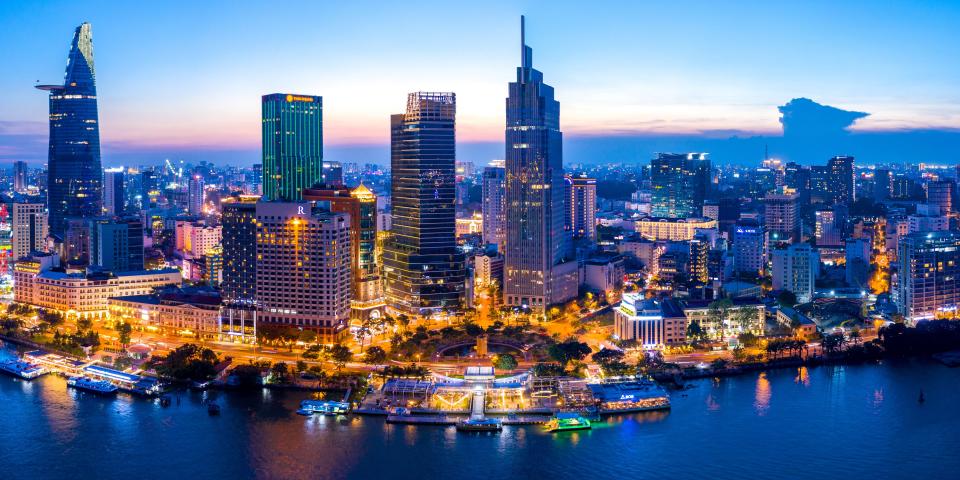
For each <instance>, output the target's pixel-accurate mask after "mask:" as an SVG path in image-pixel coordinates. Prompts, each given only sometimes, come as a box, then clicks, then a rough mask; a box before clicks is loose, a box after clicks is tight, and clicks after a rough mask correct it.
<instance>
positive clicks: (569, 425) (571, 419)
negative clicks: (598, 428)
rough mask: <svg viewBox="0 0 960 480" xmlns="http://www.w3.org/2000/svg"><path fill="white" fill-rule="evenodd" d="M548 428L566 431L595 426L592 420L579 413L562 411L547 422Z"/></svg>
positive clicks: (549, 429) (554, 430) (551, 430)
mask: <svg viewBox="0 0 960 480" xmlns="http://www.w3.org/2000/svg"><path fill="white" fill-rule="evenodd" d="M546 428H547V430H548V431H550V432H566V431H572V430H589V429H591V428H593V426H592V425H591V424H590V420H587V419H586V418H583V417H582V416H580V414H579V413H576V412H560V413H557V414H556V416H554V417H553V418H552V419H550V421H549V422H547V424H546Z"/></svg>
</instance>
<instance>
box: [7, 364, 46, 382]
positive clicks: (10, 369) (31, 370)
mask: <svg viewBox="0 0 960 480" xmlns="http://www.w3.org/2000/svg"><path fill="white" fill-rule="evenodd" d="M0 371H3V372H7V373H9V374H11V375H16V376H18V377H20V378H22V379H24V380H33V379H34V378H37V377H39V376H40V375H43V374H44V373H47V369H45V368H43V367H42V366H40V365H37V364H35V363H30V362H24V361H22V360H5V361H3V362H0Z"/></svg>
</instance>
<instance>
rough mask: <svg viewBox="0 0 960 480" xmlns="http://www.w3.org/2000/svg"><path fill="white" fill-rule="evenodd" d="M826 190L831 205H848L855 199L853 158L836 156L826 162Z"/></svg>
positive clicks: (855, 184)
mask: <svg viewBox="0 0 960 480" xmlns="http://www.w3.org/2000/svg"><path fill="white" fill-rule="evenodd" d="M827 171H828V172H829V173H828V175H829V177H828V178H829V182H828V189H829V192H830V197H831V200H832V201H833V203H841V204H850V203H853V201H854V200H856V199H857V191H856V187H857V182H856V181H855V178H854V177H855V175H856V171H855V168H854V166H853V157H849V156H837V157H833V158H831V159H830V160H829V161H828V162H827Z"/></svg>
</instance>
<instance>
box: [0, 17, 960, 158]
mask: <svg viewBox="0 0 960 480" xmlns="http://www.w3.org/2000/svg"><path fill="white" fill-rule="evenodd" d="M275 3H276V2H163V3H162V4H160V3H157V4H150V6H148V7H145V6H141V4H139V3H128V2H122V3H121V2H83V1H71V2H61V1H48V2H3V3H2V4H0V38H2V40H3V45H4V48H2V49H0V65H3V69H2V71H3V74H2V75H0V155H2V158H21V157H22V158H26V159H30V160H31V161H37V160H39V161H41V162H42V159H43V158H44V157H45V155H46V149H45V141H46V129H47V124H46V116H47V100H46V98H45V95H44V94H43V93H42V92H39V91H36V90H34V89H33V88H32V87H33V85H34V84H35V83H36V81H38V80H39V81H40V82H45V83H52V82H57V81H62V78H63V68H64V64H65V61H66V56H67V52H68V49H69V42H70V39H71V36H72V34H73V29H74V28H75V27H76V26H77V25H79V24H80V23H81V22H83V21H89V22H91V23H92V24H93V32H94V46H95V59H96V70H97V87H98V95H99V102H100V104H99V107H100V116H101V135H102V142H103V144H104V155H105V160H107V159H108V158H109V153H110V151H111V150H116V151H126V152H128V153H129V152H130V151H140V152H144V153H145V154H147V153H155V154H159V155H163V154H164V152H165V151H167V150H175V151H184V150H190V149H196V150H200V151H202V150H204V149H212V150H216V149H226V150H232V149H236V150H250V151H254V150H256V149H257V148H258V147H259V144H260V119H259V115H260V96H261V95H263V94H267V93H272V92H294V93H304V94H315V95H321V96H323V99H324V136H325V143H326V144H327V145H329V146H337V145H385V144H386V143H387V142H388V141H389V131H388V125H389V115H390V114H391V113H396V112H400V111H402V110H403V108H404V100H405V95H406V94H407V92H411V91H416V90H439V91H454V92H456V93H457V100H458V118H457V123H458V124H457V127H458V132H457V133H458V141H460V142H502V139H503V123H504V98H505V97H506V93H507V83H508V82H509V81H511V79H513V78H514V77H515V67H516V66H517V64H518V62H519V52H520V48H519V16H520V15H521V14H525V15H526V16H527V42H528V44H529V45H530V46H531V47H532V48H533V52H534V54H533V61H534V65H535V67H536V68H538V69H539V70H541V71H543V72H544V76H545V79H546V81H547V83H549V84H551V85H553V86H554V87H555V88H556V91H557V98H558V99H559V100H560V102H561V127H562V129H563V131H564V133H565V135H567V137H568V138H570V137H576V136H623V135H627V136H629V135H636V134H674V133H684V134H691V133H692V134H698V133H701V132H702V133H705V134H707V135H710V134H716V133H717V131H721V132H727V131H741V132H755V133H761V134H778V133H779V131H780V125H779V123H778V122H777V118H778V114H777V110H776V107H777V106H778V105H782V104H784V103H786V102H787V101H789V100H790V99H791V98H795V97H809V98H812V99H814V100H816V101H818V102H821V103H823V104H827V105H833V106H836V107H839V108H844V109H850V110H857V111H864V112H870V113H871V115H870V116H869V117H867V118H865V119H864V120H861V121H859V122H858V123H857V124H856V125H855V126H854V129H856V130H897V129H916V128H922V129H956V128H960V88H958V86H960V61H958V58H957V48H958V46H960V31H958V29H957V28H956V27H957V25H960V2H907V1H903V2H899V1H887V2H856V1H849V2H826V1H822V2H821V1H814V2H808V1H804V2H769V1H766V2H760V1H758V2H747V1H743V2H715V1H679V2H669V3H668V2H619V3H608V2H603V1H601V2H557V1H549V2H548V1H543V2H535V1H530V2H486V1H485V2H469V3H467V2H435V3H433V4H432V5H431V4H429V3H418V4H417V5H416V6H412V4H408V3H405V2H361V1H358V2H309V3H307V2H303V3H287V4H279V3H276V4H275ZM144 5H145V4H144ZM240 5H243V8H239V6H240ZM41 140H42V141H41ZM105 163H106V164H109V163H110V162H109V161H108V160H107V161H105Z"/></svg>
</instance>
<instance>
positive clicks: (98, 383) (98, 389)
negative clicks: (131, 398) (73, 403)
mask: <svg viewBox="0 0 960 480" xmlns="http://www.w3.org/2000/svg"><path fill="white" fill-rule="evenodd" d="M67 385H69V386H71V387H73V388H76V389H77V390H84V391H87V392H90V393H96V394H98V395H113V394H115V393H117V390H119V389H118V388H117V386H116V385H114V384H112V383H110V382H108V381H106V380H94V379H92V378H90V377H70V378H68V379H67Z"/></svg>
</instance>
